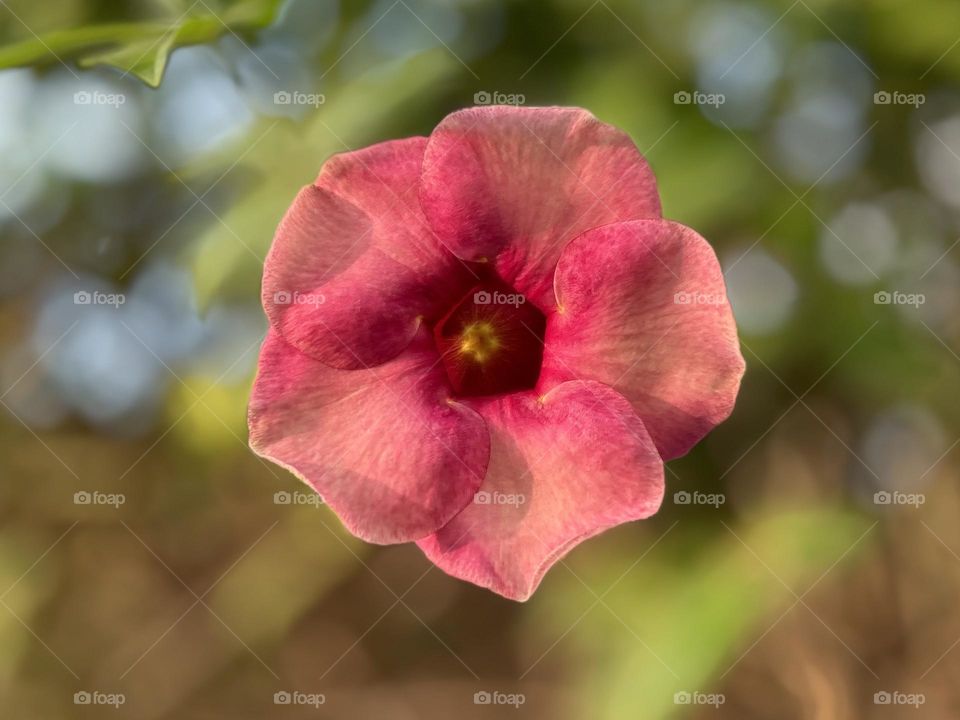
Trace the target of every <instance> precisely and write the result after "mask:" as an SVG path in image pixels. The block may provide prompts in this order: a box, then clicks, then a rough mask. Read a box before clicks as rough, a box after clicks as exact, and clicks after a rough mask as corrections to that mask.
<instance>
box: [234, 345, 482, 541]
mask: <svg viewBox="0 0 960 720" xmlns="http://www.w3.org/2000/svg"><path fill="white" fill-rule="evenodd" d="M449 398H450V395H449V386H448V384H447V380H446V376H445V374H444V371H443V369H442V368H441V367H439V365H438V363H437V356H436V350H435V349H434V347H433V339H432V337H430V334H429V333H428V332H427V331H426V330H422V331H421V332H420V333H418V335H417V336H416V337H415V338H414V341H413V342H412V343H411V345H410V346H409V348H408V349H407V350H406V351H404V352H403V353H402V354H401V355H400V356H398V357H397V358H395V359H393V360H391V361H389V362H387V363H385V364H383V365H381V366H379V367H377V368H373V369H369V370H337V369H334V368H330V367H328V366H326V365H325V364H323V363H321V362H319V361H317V360H313V359H311V358H309V357H307V356H306V355H304V354H303V353H301V352H300V351H298V350H297V349H296V348H294V347H292V346H291V345H289V344H287V343H286V342H285V341H284V340H283V339H282V338H281V337H280V336H279V334H278V333H277V332H276V331H274V330H271V331H270V332H269V333H268V335H267V338H266V340H265V341H264V344H263V348H262V350H261V356H260V367H259V371H258V373H257V378H256V381H255V383H254V388H253V393H252V395H251V399H250V408H249V425H250V446H251V448H252V449H253V451H254V452H255V453H256V454H257V455H260V456H261V457H264V458H267V459H269V460H272V461H273V462H275V463H277V464H278V465H281V466H282V467H284V468H287V469H288V470H290V471H291V472H293V473H294V474H295V475H296V476H297V477H298V478H300V479H301V480H302V481H303V482H305V483H306V484H308V485H309V486H310V487H312V488H314V489H315V490H316V491H317V492H318V493H320V495H322V496H323V498H324V500H325V501H326V503H327V504H328V505H329V506H330V507H331V508H332V509H333V510H334V512H336V514H337V515H338V516H339V517H340V519H341V520H342V521H343V524H344V525H345V526H346V527H347V529H348V530H350V532H351V533H353V534H354V535H356V536H357V537H359V538H361V539H363V540H366V541H367V542H372V543H381V544H388V543H400V542H409V541H412V540H418V539H420V538H423V537H425V536H427V535H429V534H430V533H432V532H434V531H436V530H437V529H438V528H440V527H443V526H444V525H445V524H446V523H447V522H448V521H449V520H450V519H451V518H452V517H453V516H454V515H456V513H458V512H459V511H460V510H461V509H462V508H463V507H464V506H465V505H467V504H468V503H469V502H470V501H471V499H472V498H473V494H474V493H475V492H476V490H477V488H478V487H479V485H480V482H481V480H482V478H483V475H484V472H485V470H486V467H487V462H488V457H489V452H490V439H489V433H488V431H487V427H486V424H485V423H484V421H483V419H482V418H481V417H480V416H479V415H478V414H477V413H476V412H475V411H474V410H472V409H470V408H469V407H467V406H465V405H463V404H461V403H458V402H454V401H452V400H450V399H449Z"/></svg>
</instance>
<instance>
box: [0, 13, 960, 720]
mask: <svg viewBox="0 0 960 720" xmlns="http://www.w3.org/2000/svg"><path fill="white" fill-rule="evenodd" d="M0 39H2V43H0V67H2V68H4V69H3V70H0V716H2V717H4V718H15V719H17V720H20V719H26V720H33V719H34V718H42V719H48V718H49V719H59V718H75V717H76V718H85V717H98V718H99V717H106V718H136V719H137V720H152V719H157V720H159V719H166V718H178V719H179V718H186V719H191V718H221V717H231V718H264V717H269V718H288V717H289V718H300V717H303V718H308V717H319V718H392V719H396V720H401V719H405V718H449V717H458V718H464V720H466V719H468V718H484V717H518V718H519V717H529V718H576V719H579V718H597V719H606V718H644V719H645V720H657V719H658V718H668V717H670V718H730V719H734V718H735V719H737V720H743V719H747V718H777V719H789V718H818V719H819V718H824V719H827V718H829V719H831V720H835V719H844V718H901V717H902V718H915V717H923V718H955V717H957V716H958V715H960V687H958V684H957V682H956V679H957V677H958V675H960V606H958V603H957V597H958V591H960V522H958V515H960V493H958V490H960V487H958V482H957V472H958V463H960V450H958V449H957V445H958V442H960V404H958V402H957V398H958V396H960V373H958V369H960V356H958V353H960V322H958V317H960V312H958V311H960V248H957V247H955V246H956V245H957V243H958V242H960V241H958V229H957V225H958V219H960V4H957V3H956V2H954V0H914V1H913V2H910V3H904V2H899V1H898V0H872V1H871V2H854V0H846V1H844V2H840V1H839V0H782V1H773V0H766V1H760V0H721V1H719V2H716V1H712V2H708V1H707V0H673V1H672V2H669V3H667V2H661V1H659V0H595V1H593V2H591V0H576V1H573V0H570V1H567V0H539V1H537V2H520V1H519V0H516V1H513V2H504V1H501V0H374V1H372V2H351V3H347V2H337V1H336V0H286V1H285V2H278V1H277V0H239V1H237V2H228V1H227V0H196V2H193V1H192V0H139V1H137V2H134V1H133V0H128V1H126V2H123V1H117V0H44V2H42V3H41V2H35V0H0ZM8 68H9V69H8ZM489 103H517V104H526V105H549V104H563V105H579V106H583V107H585V108H588V109H590V110H591V111H592V112H594V113H595V114H596V115H598V116H599V117H600V118H601V119H603V120H605V121H607V122H610V123H613V124H615V125H617V126H619V127H621V128H623V129H625V130H626V131H628V132H629V133H630V134H631V136H632V137H633V138H634V140H635V141H636V143H637V145H638V146H639V148H640V149H641V150H642V151H643V152H644V153H645V154H646V155H647V156H648V158H649V160H650V163H651V164H652V166H653V168H654V170H655V172H656V174H657V176H658V178H659V182H660V190H661V194H662V198H663V204H664V211H665V215H666V216H667V217H669V218H671V219H675V220H678V221H680V222H683V223H685V224H687V225H690V226H692V227H694V228H696V229H697V230H698V231H699V232H700V233H701V234H703V235H704V236H705V237H706V238H708V239H709V240H710V241H711V242H712V243H713V245H714V247H715V248H716V250H717V253H718V255H719V256H720V258H721V262H722V264H723V266H724V269H725V273H726V278H727V283H728V285H729V292H730V295H731V298H732V301H733V304H734V309H735V312H736V315H737V320H738V323H739V329H740V332H741V336H742V341H743V352H744V356H745V357H746V359H747V364H748V369H747V373H746V377H745V379H744V383H743V388H742V391H741V394H740V397H739V401H738V404H737V407H736V410H735V411H734V414H733V416H732V417H731V418H730V419H729V421H727V422H726V423H725V424H723V425H722V426H721V427H719V428H718V429H717V430H716V431H715V432H713V433H712V434H711V435H710V436H709V437H708V438H707V439H706V440H705V441H704V442H702V443H701V444H700V445H699V446H698V447H697V448H695V449H694V450H693V451H692V452H691V453H690V455H688V456H687V457H685V458H683V459H681V460H678V461H675V462H672V463H670V465H669V471H668V483H669V486H668V494H667V499H666V501H665V503H664V507H663V509H662V510H661V511H660V513H659V514H658V515H657V516H655V517H654V518H652V519H650V520H648V521H645V522H642V523H634V524H631V525H627V526H623V527H620V528H618V529H616V530H613V531H611V532H608V533H606V534H605V535H603V536H602V537H601V538H599V539H595V540H593V541H590V542H588V543H586V544H584V545H583V546H581V547H579V548H577V549H576V550H575V551H574V552H573V553H572V554H571V555H570V556H569V557H568V558H567V559H566V560H565V561H564V562H563V563H561V564H558V565H557V567H556V568H554V569H553V570H552V571H551V572H550V573H549V574H548V575H547V577H546V579H545V581H544V582H543V584H542V586H541V588H540V590H539V591H538V592H537V593H536V594H535V595H534V597H533V598H532V599H531V600H530V601H529V602H527V603H525V604H517V603H513V602H510V601H507V600H504V599H501V598H499V597H497V596H495V595H493V594H491V593H489V592H487V591H485V590H481V589H477V588H475V587H473V586H471V585H468V584H465V583H462V582H459V581H457V580H453V579H451V578H449V577H447V576H445V575H444V574H443V573H442V572H440V571H438V570H436V569H432V568H431V566H430V564H429V563H428V562H427V561H426V560H425V559H424V557H423V556H422V555H421V553H420V552H419V551H418V550H417V549H416V548H415V547H413V546H398V547H391V548H381V547H374V546H369V545H365V544H363V543H360V542H358V541H356V540H354V539H353V538H351V537H350V536H349V535H348V534H347V533H345V532H344V530H343V529H342V528H341V526H340V523H339V521H338V520H337V519H336V517H335V516H334V515H333V514H332V513H331V512H329V510H328V509H327V508H325V507H324V506H323V505H322V504H321V503H319V502H317V501H315V499H314V498H313V497H312V496H311V495H308V494H306V493H305V492H304V488H303V487H302V486H301V485H300V484H299V483H298V481H297V480H296V479H295V478H293V477H292V476H291V475H289V474H288V473H286V472H285V471H282V470H280V469H278V468H276V467H274V466H271V465H268V464H265V463H264V462H261V461H260V460H258V459H257V458H256V457H255V456H254V455H253V454H252V453H251V452H250V451H249V450H248V449H247V447H246V423H245V408H246V401H247V396H248V392H249V388H250V384H251V380H252V375H253V372H254V368H255V363H256V358H257V353H258V349H259V343H260V340H261V339H262V337H263V334H264V332H265V328H266V323H265V320H264V317H263V313H262V311H261V309H260V307H259V301H258V296H259V284H260V275H261V272H262V263H263V258H264V255H265V253H266V251H267V248H268V246H269V243H270V241H271V238H272V234H273V230H274V228H275V226H276V224H277V222H278V220H279V219H280V217H281V215H282V214H283V212H284V211H285V209H286V208H287V206H288V205H289V203H290V202H291V200H292V199H293V197H294V194H295V192H296V190H297V189H298V188H300V187H301V186H302V185H305V184H307V183H309V182H310V181H311V180H312V179H313V178H314V177H315V175H316V173H317V171H318V170H319V168H320V166H321V164H322V163H323V161H324V159H325V158H327V157H328V156H329V155H330V154H332V153H335V152H339V151H343V150H347V149H350V148H358V147H361V146H364V145H367V144H370V143H373V142H377V141H381V140H386V139H390V138H397V137H403V136H408V135H415V134H421V135H425V134H428V133H429V132H430V130H431V128H432V127H433V126H434V125H435V124H436V123H437V122H438V121H439V120H440V119H441V118H442V117H443V116H444V115H445V114H447V113H448V112H450V111H452V110H455V109H458V108H461V107H465V106H471V105H475V104H489ZM691 352H696V349H695V348H692V349H691Z"/></svg>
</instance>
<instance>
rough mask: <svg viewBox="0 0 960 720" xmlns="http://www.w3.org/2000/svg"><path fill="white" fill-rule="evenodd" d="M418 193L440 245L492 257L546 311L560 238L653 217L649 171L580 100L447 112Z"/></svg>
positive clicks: (656, 207) (656, 205)
mask: <svg viewBox="0 0 960 720" xmlns="http://www.w3.org/2000/svg"><path fill="white" fill-rule="evenodd" d="M420 199H421V202H422V205H423V209H424V213H425V214H426V216H427V219H428V220H429V221H430V224H431V226H432V227H433V229H434V231H435V232H436V233H437V235H438V236H439V237H440V238H441V240H442V241H443V243H444V245H445V246H446V247H448V248H449V249H450V250H451V251H452V252H454V253H456V254H457V256H459V257H460V258H462V259H464V260H470V261H484V260H485V261H488V262H491V263H493V264H494V266H495V269H496V271H497V272H498V273H499V275H500V276H501V277H502V278H503V279H504V280H505V281H506V282H508V283H510V284H512V285H513V286H514V287H515V288H517V289H518V290H519V291H520V292H522V293H524V294H525V295H526V296H527V297H528V298H530V300H532V301H533V302H535V303H537V304H539V305H540V306H541V309H543V310H544V311H546V310H548V309H550V306H551V303H552V302H553V289H552V282H553V269H554V267H555V266H556V263H557V259H558V258H559V257H560V252H561V251H562V250H563V247H564V245H565V244H566V243H567V241H569V240H570V239H571V238H573V237H575V236H577V235H578V234H580V233H581V232H583V231H584V230H586V229H588V228H591V227H595V226H597V225H603V224H605V223H610V222H614V221H619V220H629V219H634V218H642V217H659V215H660V199H659V196H658V194H657V187H656V181H655V179H654V177H653V172H652V171H651V169H650V166H649V165H648V164H647V161H646V160H645V159H644V158H643V156H642V155H641V154H640V152H639V151H638V150H637V148H636V146H635V145H634V143H633V141H632V140H631V139H630V136H629V135H627V134H626V133H624V132H622V131H621V130H618V129H616V128H614V127H613V126H611V125H607V124H606V123H603V122H600V121H599V120H597V118H595V117H594V116H593V115H591V114H590V113H588V112H587V111H585V110H581V109H579V108H560V107H551V108H524V107H509V106H493V107H482V108H473V109H469V110H461V111H459V112H455V113H453V114H451V115H448V116H447V117H446V119H444V120H443V122H441V123H440V124H439V125H438V126H437V127H436V129H435V130H434V131H433V133H432V134H431V135H430V141H429V143H428V145H427V148H426V151H425V154H424V160H423V177H422V181H421V188H420Z"/></svg>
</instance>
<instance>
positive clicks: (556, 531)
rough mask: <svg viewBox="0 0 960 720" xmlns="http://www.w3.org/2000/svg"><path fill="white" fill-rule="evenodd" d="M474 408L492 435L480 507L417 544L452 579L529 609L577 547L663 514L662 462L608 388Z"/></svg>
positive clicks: (569, 388) (582, 387)
mask: <svg viewBox="0 0 960 720" xmlns="http://www.w3.org/2000/svg"><path fill="white" fill-rule="evenodd" d="M472 404H473V406H474V407H475V408H476V409H477V412H479V413H480V414H481V415H482V416H483V418H484V419H485V420H486V422H487V425H488V427H489V428H490V435H491V443H492V444H491V450H490V464H489V467H488V469H487V474H486V477H484V480H483V484H482V485H481V487H480V492H479V493H478V495H477V497H476V498H475V499H474V502H472V503H471V504H469V505H467V506H466V507H465V508H464V510H463V511H462V512H460V513H459V514H458V515H457V516H456V517H455V518H453V520H451V521H450V523H448V524H447V525H446V526H444V527H443V528H442V529H441V530H439V531H438V532H436V533H435V534H434V535H432V536H430V537H428V538H426V539H424V540H421V541H420V542H419V543H418V544H419V546H420V548H421V549H422V550H423V552H424V553H425V554H426V555H427V557H428V558H429V559H430V560H431V561H432V562H434V563H436V564H437V565H438V566H439V567H440V568H441V569H443V570H444V571H445V572H447V573H448V574H450V575H453V576H455V577H458V578H462V579H464V580H469V581H470V582H472V583H475V584H477V585H481V586H483V587H487V588H490V589H491V590H493V591H494V592H497V593H499V594H501V595H503V596H505V597H508V598H511V599H514V600H526V599H527V598H529V597H530V595H531V594H532V593H533V591H534V590H535V589H536V587H537V585H538V584H539V583H540V580H541V579H542V578H543V576H544V574H545V573H546V572H547V570H549V569H550V567H552V566H553V565H554V563H556V562H557V561H558V560H559V559H561V558H562V557H563V556H564V555H565V554H566V553H567V552H569V551H570V550H571V549H572V548H573V547H575V546H576V545H577V544H579V543H580V542H582V541H583V540H586V539H587V538H589V537H592V536H593V535H596V534H598V533H600V532H603V531H604V530H607V529H609V528H611V527H614V526H616V525H619V524H621V523H624V522H628V521H630V520H638V519H642V518H645V517H649V516H650V515H652V514H653V513H654V512H656V511H657V508H659V506H660V503H661V501H662V499H663V463H662V462H661V461H660V456H659V455H658V454H657V449H656V447H655V446H654V444H653V441H652V440H651V439H650V436H649V435H648V434H647V431H646V429H645V428H644V425H643V422H642V421H641V420H640V418H639V417H637V415H636V413H634V412H633V409H632V408H631V407H630V405H629V403H627V401H626V400H625V399H624V398H623V397H621V396H620V395H619V394H617V393H616V392H614V391H613V390H611V389H610V388H608V387H606V386H604V385H601V384H600V383H594V382H583V381H573V382H568V383H563V384H562V385H559V386H557V387H555V388H554V389H553V390H551V391H550V392H549V393H547V394H546V395H545V396H538V395H537V394H536V393H532V392H527V393H515V394H511V395H505V396H502V397H499V398H494V399H490V400H486V401H481V402H475V403H472Z"/></svg>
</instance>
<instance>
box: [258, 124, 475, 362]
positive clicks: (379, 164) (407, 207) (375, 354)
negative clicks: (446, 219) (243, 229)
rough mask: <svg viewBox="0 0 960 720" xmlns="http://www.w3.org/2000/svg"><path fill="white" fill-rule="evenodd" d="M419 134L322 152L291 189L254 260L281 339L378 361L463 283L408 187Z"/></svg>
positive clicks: (416, 165) (413, 184) (327, 358)
mask: <svg viewBox="0 0 960 720" xmlns="http://www.w3.org/2000/svg"><path fill="white" fill-rule="evenodd" d="M426 144H427V140H426V138H422V137H414V138H407V139H404V140H393V141H389V142H384V143H380V144H378V145H373V146H371V147H368V148H364V149H362V150H356V151H354V152H348V153H342V154H339V155H335V156H333V157H331V158H330V159H329V160H327V162H326V163H325V164H324V166H323V169H322V170H321V172H320V175H319V177H318V178H317V180H316V183H315V184H314V185H310V186H307V187H305V188H304V189H303V190H302V191H301V192H300V194H299V195H297V197H296V199H295V200H294V202H293V204H292V205H291V207H290V209H289V210H288V211H287V213H286V215H285V216H284V218H283V220H282V221H281V223H280V226H279V227H278V229H277V233H276V237H275V239H274V242H273V245H272V247H271V248H270V252H269V254H268V256H267V260H266V263H265V266H264V273H263V292H262V298H263V306H264V309H265V311H266V313H267V317H268V318H269V319H270V322H271V325H272V326H273V327H274V328H276V329H277V331H278V332H280V334H281V335H282V336H283V337H284V339H285V340H286V341H287V342H288V343H290V344H291V345H293V346H294V347H296V348H297V349H299V350H300V351H302V352H304V353H306V354H307V355H309V356H310V357H312V358H315V359H317V360H321V361H322V362H324V363H326V364H328V365H330V366H332V367H337V368H344V369H352V368H361V367H369V366H374V365H378V364H380V363H383V362H385V361H387V360H389V359H390V358H392V357H395V356H396V355H397V354H399V353H400V351H401V350H403V349H404V348H405V347H406V346H407V345H408V344H409V343H410V341H411V340H412V339H413V337H414V335H415V334H416V333H417V329H418V328H419V327H420V323H421V319H420V318H421V316H423V315H429V314H431V313H433V314H436V313H437V312H439V311H442V310H443V308H444V306H445V305H446V304H448V303H450V302H452V300H453V298H454V297H456V295H457V294H458V293H459V292H462V291H464V290H465V289H466V288H467V287H469V283H470V278H469V277H468V276H467V273H466V270H465V267H464V265H463V263H461V262H460V261H458V260H457V259H456V258H454V257H453V255H452V254H451V253H450V252H448V251H447V250H445V249H444V248H443V247H442V246H441V245H440V243H439V242H438V241H437V240H436V238H435V237H434V236H433V234H432V231H431V230H430V226H429V224H428V223H427V222H426V219H425V218H424V217H423V213H422V212H421V210H420V203H419V200H418V196H417V192H418V186H419V178H420V168H421V163H422V159H423V151H424V148H425V147H426Z"/></svg>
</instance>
